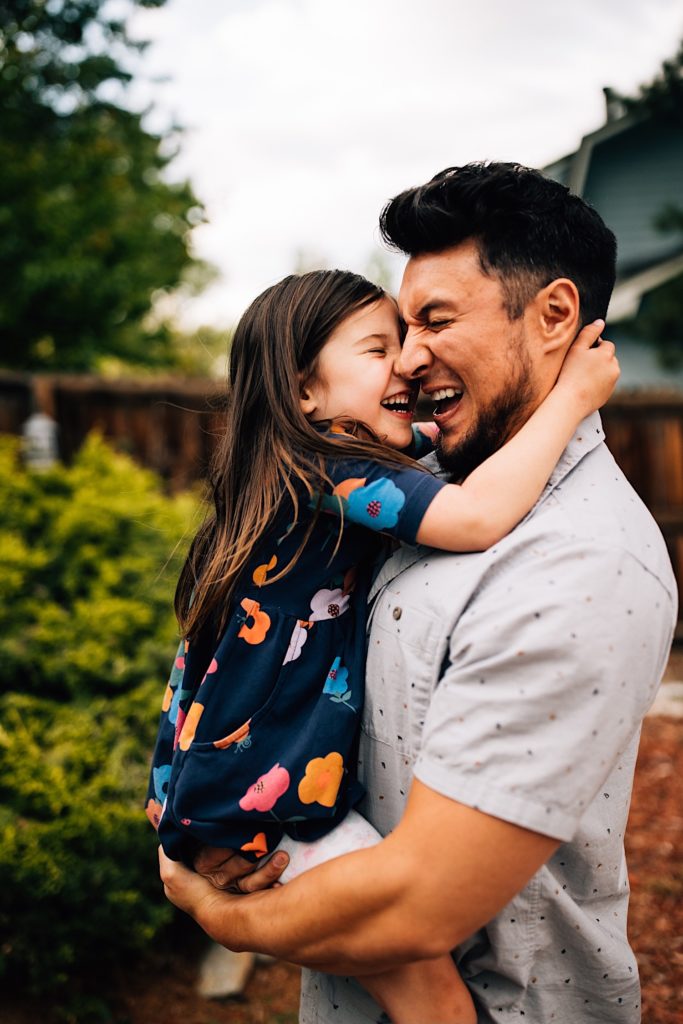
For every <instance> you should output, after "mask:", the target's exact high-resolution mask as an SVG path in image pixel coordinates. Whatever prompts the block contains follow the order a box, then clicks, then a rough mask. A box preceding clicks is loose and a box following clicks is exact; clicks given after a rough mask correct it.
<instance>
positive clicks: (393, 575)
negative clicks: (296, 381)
mask: <svg viewBox="0 0 683 1024" xmlns="http://www.w3.org/2000/svg"><path fill="white" fill-rule="evenodd" d="M603 437H604V435H603V433H602V429H601V425H600V419H599V416H598V415H597V414H594V415H593V416H591V417H589V418H588V419H587V420H585V421H584V422H583V423H582V424H581V426H580V428H579V430H578V431H577V433H576V435H575V437H574V438H573V440H572V442H571V443H570V445H569V447H568V448H567V450H566V451H565V453H564V455H563V457H562V459H561V460H560V462H559V464H558V466H557V468H556V470H555V472H554V474H553V477H552V479H551V481H550V483H549V485H548V487H547V488H546V490H545V493H544V495H543V496H542V497H541V499H540V500H539V502H538V503H537V505H536V507H535V508H534V509H533V510H532V512H531V513H530V514H529V515H528V516H527V517H526V519H525V520H524V521H523V522H522V523H521V524H520V525H519V526H518V527H517V528H516V529H515V530H514V531H513V532H512V533H511V534H510V535H509V536H508V537H506V538H505V539H504V540H503V541H502V542H501V543H499V544H498V545H496V546H495V547H494V548H492V549H490V550H488V551H485V552H482V553H475V554H467V555H449V554H445V553H441V552H431V551H429V550H427V549H423V548H418V549H416V550H409V549H405V548H404V549H402V550H400V551H398V552H397V553H396V554H395V555H394V556H393V557H392V558H391V559H389V561H388V562H387V563H386V564H385V566H384V568H383V569H382V571H381V572H380V574H379V576H378V579H377V581H376V583H375V590H376V591H378V592H379V596H378V598H377V600H376V603H375V607H374V609H373V612H372V617H371V629H370V633H369V643H368V660H367V690H366V702H365V710H364V714H363V722H362V730H361V742H360V753H359V778H360V780H361V781H362V783H363V784H364V786H365V788H366V791H367V795H366V797H365V799H364V801H363V802H362V804H361V805H360V808H359V809H360V810H361V812H362V813H363V814H364V815H365V816H366V817H367V818H368V820H369V821H371V823H372V824H373V825H374V826H375V827H376V828H377V829H378V830H379V831H380V832H381V833H382V834H383V835H386V833H387V832H389V831H390V830H391V829H393V828H394V827H395V825H396V824H397V822H398V821H399V820H400V817H401V814H402V811H403V807H404V803H405V799H406V794H407V792H408V791H409V788H410V784H411V781H412V777H413V775H415V776H416V777H417V778H418V779H420V781H421V782H422V783H424V784H425V785H427V786H429V787H430V788H432V789H433V790H435V791H437V792H439V793H441V794H443V795H444V796H446V797H449V798H452V799H453V800H457V801H460V802H461V803H464V804H467V805H468V806H471V807H476V808H478V809H479V810H481V811H483V812H484V813H486V814H490V815H493V816H495V817H498V818H502V819H504V820H506V821H510V822H513V823H515V824H517V825H520V826H523V827H525V828H528V829H531V830H533V831H537V832H539V833H542V834H545V835H549V836H553V837H554V838H557V839H559V840H561V841H562V845H561V846H560V847H559V849H558V851H557V853H556V854H555V855H554V856H553V857H552V859H551V860H550V861H549V862H548V863H547V864H546V865H545V866H544V867H543V868H542V869H541V870H540V871H539V872H538V873H537V874H536V875H535V876H534V878H533V879H532V880H531V882H530V883H529V885H528V886H527V887H526V888H525V889H524V890H523V891H522V892H521V893H519V895H518V896H516V897H515V898H514V899H513V900H512V902H511V903H510V904H509V905H508V906H507V907H505V908H504V910H503V911H501V913H500V914H499V915H498V916H497V917H496V918H494V920H493V921H492V922H490V923H489V924H488V925H487V927H486V929H485V930H482V931H481V932H480V933H478V934H477V935H475V936H473V937H472V938H471V939H470V940H469V941H468V942H466V943H464V945H463V946H462V947H461V948H459V949H458V950H457V951H456V960H457V962H458V966H459V969H460V971H461V973H462V975H463V977H464V978H465V980H466V981H467V982H468V984H469V986H470V989H471V991H472V994H473V996H474V999H475V1002H476V1005H477V1009H478V1014H479V1017H478V1019H479V1021H480V1022H489V1021H507V1020H515V1021H517V1020H520V1021H522V1020H523V1021H525V1022H526V1024H549V1022H551V1021H556V1022H557V1024H591V1022H595V1024H598V1022H599V1024H611V1022H617V1021H618V1022H620V1024H637V1022H638V1021H640V1006H639V1004H640V990H639V982H638V974H637V966H636V963H635V958H634V956H633V953H632V951H631V949H630V948H629V945H628V940H627V936H626V911H627V905H628V877H627V872H626V863H625V858H624V845H623V836H624V829H625V825H626V819H627V814H628V806H629V799H630V793H631V786H632V779H633V770H634V764H635V757H636V751H637V745H638V738H639V731H640V725H641V722H642V718H643V715H644V714H645V712H646V710H647V709H648V707H649V706H650V704H651V702H652V700H653V697H654V694H655V692H656V690H657V687H658V684H659V681H660V678H661V675H662V672H663V669H664V666H665V663H666V657H667V654H668V649H669V645H670V641H671V636H672V632H673V627H674V623H675V615H676V586H675V581H674V577H673V573H672V570H671V565H670V562H669V559H668V555H667V552H666V548H665V545H664V542H663V540H662V537H661V534H660V532H659V530H658V528H657V526H656V524H655V523H654V521H653V519H652V517H651V516H650V514H649V513H648V512H647V510H646V509H645V507H644V506H643V504H642V502H641V501H640V499H639V498H638V497H637V496H636V494H635V493H634V491H633V490H632V488H631V487H630V485H629V484H628V482H627V481H626V480H625V478H624V476H623V474H622V473H621V471H620V470H619V468H618V467H617V466H616V464H615V463H614V460H613V459H612V457H611V455H610V453H609V451H608V450H607V448H606V447H605V445H604V444H603ZM438 841H439V840H438V836H435V842H438ZM466 842H467V837H466V836H463V843H466ZM453 914H454V915H456V914H457V907H454V908H453ZM379 1019H381V1018H380V1011H379V1008H378V1007H377V1006H376V1004H374V1003H373V1001H372V1000H371V999H370V998H369V997H368V996H367V995H366V994H365V992H364V991H363V990H362V989H361V987H360V986H359V985H358V984H357V983H356V982H355V981H354V980H353V979H344V978H335V977H331V976H327V975H321V974H316V973H314V972H308V971H305V972H304V983H303V991H302V1010H301V1022H302V1024H328V1022H329V1024H332V1022H334V1024H358V1022H361V1021H373V1022H374V1021H377V1020H379Z"/></svg>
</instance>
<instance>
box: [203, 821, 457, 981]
mask: <svg viewBox="0 0 683 1024" xmlns="http://www.w3.org/2000/svg"><path fill="white" fill-rule="evenodd" d="M387 845H390V844H388V843H387V842H386V841H385V842H384V843H382V844H380V845H379V846H377V847H373V848H372V849H369V850H362V851H359V852H357V853H353V854H349V855H347V856H345V857H341V858H338V859H336V860H334V861H330V862H329V863H328V864H323V865H321V866H320V867H318V868H315V869H313V870H311V871H309V872H306V874H304V875H301V876H300V877H299V878H297V879H295V880H293V881H291V882H288V883H287V884H286V885H283V886H280V887H279V888H275V889H269V890H266V891H264V892H260V893H254V894H252V895H250V896H246V897H235V896H227V895H226V894H225V893H221V892H216V893H215V896H214V897H213V898H211V899H207V900H205V901H203V902H202V905H201V907H200V908H198V911H197V913H196V918H197V921H198V923H199V924H200V925H201V927H202V928H203V929H204V930H205V931H206V932H207V933H208V934H209V935H210V936H211V937H212V938H213V939H215V941H216V942H219V943H221V944H222V945H225V946H228V947H229V948H230V949H234V950H244V949H248V950H254V951H256V952H262V953H269V954H270V955H272V956H277V957H279V958H281V959H283V960H289V961H291V962H293V963H298V964H301V965H303V966H306V967H311V968H315V969H317V970H321V971H325V972H326V973H329V974H353V975H363V974H371V973H375V972H377V971H383V970H387V969H388V968H390V967H393V966H396V965H397V964H399V963H406V962H408V961H413V960H417V959H422V958H425V957H429V956H436V955H438V952H440V951H441V950H439V951H438V952H437V950H436V949H435V948H433V947H432V944H431V943H430V942H429V941H428V938H427V936H426V934H424V933H423V929H422V928H421V927H420V915H419V907H418V905H417V903H418V900H417V899H414V900H413V899H411V892H410V880H409V879H408V878H407V877H406V876H405V873H404V871H403V870H402V869H401V867H400V864H399V863H398V858H396V860H395V859H394V857H393V854H392V853H391V852H390V851H389V852H388V853H385V852H384V848H385V847H386V846H387ZM413 880H414V879H413ZM413 902H414V903H415V906H412V903H413Z"/></svg>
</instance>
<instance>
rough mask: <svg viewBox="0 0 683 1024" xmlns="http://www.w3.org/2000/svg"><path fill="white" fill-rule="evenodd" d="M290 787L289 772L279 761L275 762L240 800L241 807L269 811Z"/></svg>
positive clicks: (248, 809) (247, 809) (245, 809)
mask: <svg viewBox="0 0 683 1024" xmlns="http://www.w3.org/2000/svg"><path fill="white" fill-rule="evenodd" d="M288 789H289V772H288V771H287V769H286V768H281V767H280V765H279V763H278V764H274V765H273V767H272V768H271V769H270V771H269V772H266V774H265V775H261V776H260V777H259V778H258V779H257V780H256V782H254V783H253V785H251V786H250V787H249V789H248V790H247V791H246V793H245V794H244V796H243V797H242V799H241V800H240V807H241V808H242V810H243V811H269V810H271V808H273V807H274V806H275V804H276V803H277V802H278V800H279V799H280V797H281V796H282V794H283V793H286V792H287V790H288Z"/></svg>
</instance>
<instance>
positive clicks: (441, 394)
mask: <svg viewBox="0 0 683 1024" xmlns="http://www.w3.org/2000/svg"><path fill="white" fill-rule="evenodd" d="M429 397H430V398H431V399H432V401H434V402H443V401H444V399H446V398H462V391H458V390H457V389H456V388H439V390H438V391H432V393H431V395H430V396H429Z"/></svg>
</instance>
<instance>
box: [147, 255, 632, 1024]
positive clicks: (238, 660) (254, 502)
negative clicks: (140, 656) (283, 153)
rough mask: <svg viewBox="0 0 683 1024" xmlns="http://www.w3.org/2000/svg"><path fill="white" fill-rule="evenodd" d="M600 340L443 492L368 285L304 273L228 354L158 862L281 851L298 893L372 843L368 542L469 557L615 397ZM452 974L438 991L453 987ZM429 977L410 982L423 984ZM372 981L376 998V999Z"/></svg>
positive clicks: (179, 674)
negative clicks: (214, 851) (363, 726)
mask: <svg viewBox="0 0 683 1024" xmlns="http://www.w3.org/2000/svg"><path fill="white" fill-rule="evenodd" d="M601 327H602V322H601V321H600V322H597V323H596V325H591V327H589V328H586V329H585V330H584V331H583V332H582V334H581V335H580V337H579V339H578V340H577V342H576V344H575V345H574V346H573V348H572V351H571V353H570V354H569V356H568V358H567V360H566V362H565V366H564V367H563V370H562V373H561V375H560V378H559V380H558V382H557V385H556V386H555V388H554V389H553V391H552V392H551V394H550V395H549V396H548V398H547V399H546V401H545V402H544V403H543V404H542V405H541V407H540V408H539V409H538V410H537V411H536V412H535V413H534V415H533V416H532V417H531V418H530V420H529V421H528V422H527V423H526V424H525V426H524V427H523V428H522V429H521V430H520V431H519V432H518V433H517V434H516V435H515V437H513V438H512V440H511V441H509V442H508V444H506V445H505V446H504V448H503V449H501V451H499V452H498V453H496V454H495V455H493V456H492V457H491V458H490V459H489V460H487V462H485V463H484V464H483V465H482V466H480V467H479V468H478V469H477V470H475V471H474V472H473V473H472V474H471V475H470V476H469V477H468V478H467V480H466V481H465V482H464V483H463V484H462V485H454V484H445V483H443V482H442V481H440V480H438V479H437V478H436V477H434V476H432V475H431V474H430V473H429V472H427V471H425V470H424V469H422V468H421V467H418V466H417V465H416V464H415V462H414V461H413V460H412V458H411V457H410V456H412V455H416V454H420V453H421V450H422V449H424V448H429V443H428V440H427V437H426V434H425V432H426V431H428V429H429V428H426V427H425V428H423V430H422V431H417V432H415V433H414V432H413V429H412V426H411V423H412V412H413V408H414V405H415V401H416V397H417V394H416V388H414V387H413V386H412V385H411V384H409V383H407V382H406V381H405V380H404V379H403V378H401V377H399V376H397V374H396V372H395V369H394V366H395V362H396V360H397V359H398V356H399V354H400V345H401V339H400V333H399V323H398V317H397V312H396V307H395V304H394V302H393V300H391V299H390V298H389V297H388V296H386V295H385V294H384V292H383V291H382V290H381V289H380V288H377V287H376V286H374V285H372V284H371V283H370V282H368V281H366V280H364V279H363V278H361V277H358V276H357V275H354V274H350V273H345V272H341V271H316V272H313V273H309V274H304V275H302V276H299V277H296V276H292V277H288V278H285V280H284V281H281V282H280V283H279V284H277V285H275V286H273V287H272V288H270V289H268V290H267V291H265V292H264V293H263V294H262V295H260V296H259V297H258V298H257V299H256V300H255V302H254V303H252V305H251V306H250V307H249V309H248V310H247V312H246V313H245V314H244V316H243V317H242V319H241V321H240V323H239V324H238V327H237V329H236V332H235V337H234V340H233V345H232V350H231V356H230V382H231V393H230V401H229V405H228V410H227V423H226V430H225V434H224V436H223V438H222V441H221V443H220V445H219V447H218V450H217V453H216V458H215V463H214V469H213V481H212V484H213V503H214V511H213V514H212V515H211V516H210V517H209V518H208V519H207V521H206V522H205V524H204V525H203V526H202V527H201V529H200V530H199V532H198V534H197V536H196V537H195V539H194V542H193V544H192V546H191V549H190V552H189V555H188V558H187V561H186V563H185V566H184V568H183V570H182V573H181V576H180V580H179V583H178V588H177V591H176V604H175V606H176V613H177V616H178V621H179V624H180V629H181V634H182V636H183V638H184V639H183V641H182V643H181V645H180V648H179V651H178V655H177V657H176V661H175V665H174V668H173V671H172V673H171V678H170V680H169V684H168V687H167V690H166V694H165V697H164V702H163V707H162V716H161V724H160V729H159V738H158V741H157V747H156V750H155V755H154V766H153V771H152V779H151V787H150V794H149V798H148V805H147V812H148V816H149V817H150V820H152V822H153V823H154V824H155V825H156V826H157V827H158V830H159V839H160V842H161V844H162V846H163V848H164V851H165V852H166V854H167V855H168V856H170V857H171V858H173V859H179V860H183V861H185V862H186V863H187V864H189V865H191V864H192V861H193V858H194V856H195V855H196V853H197V852H198V850H199V848H200V847H201V846H212V847H220V848H228V847H229V848H232V849H239V850H241V851H242V852H243V853H244V855H245V856H247V857H248V858H249V859H253V860H255V859H257V858H259V857H262V856H264V855H265V854H267V853H270V852H271V851H272V850H273V849H274V848H275V847H276V846H277V844H278V843H279V842H280V840H281V839H282V838H283V836H287V837H289V838H288V840H286V843H287V850H288V852H289V853H290V858H291V862H290V868H289V869H288V871H289V872H290V875H289V877H293V875H294V874H296V873H298V871H300V870H304V869H305V868H306V867H309V866H311V865H312V864H313V863H316V862H319V860H321V859H327V858H329V857H331V856H336V855H338V854H340V853H343V852H345V851H348V850H350V849H354V848H357V847H358V846H359V845H367V844H368V843H371V842H375V841H377V840H378V839H379V836H378V835H377V833H375V832H374V830H372V829H371V827H370V826H369V825H368V824H367V823H366V822H364V821H363V819H362V818H360V816H359V815H357V814H356V813H355V812H353V811H352V808H353V807H354V806H355V805H356V804H357V803H358V801H359V800H360V799H361V797H362V788H361V786H360V784H359V783H358V781H357V780H356V779H355V777H354V773H353V765H354V762H355V756H354V755H355V739H356V731H357V724H358V716H359V714H360V711H361V708H362V701H363V682H364V678H363V677H364V649H365V606H366V597H367V591H368V586H369V581H370V577H371V571H372V566H373V564H375V563H376V561H377V557H378V554H379V553H381V550H382V546H383V543H384V541H383V540H382V538H381V535H382V534H383V535H385V536H387V535H388V536H389V537H393V538H394V539H396V540H401V541H404V542H407V543H409V544H413V543H415V542H418V543H422V544H428V545H432V546H435V547H439V548H443V549H445V550H457V551H466V550H480V549H482V548H485V547H487V546H489V545H491V544H493V543H495V542H496V541H497V540H498V539H500V538H501V537H502V536H503V535H504V534H505V533H507V532H508V531H509V530H510V529H512V527H513V526H514V525H515V524H516V523H517V522H518V521H519V519H520V518H521V517H522V516H523V515H524V514H525V513H526V512H528V511H529V509H530V508H531V507H532V505H533V504H534V502H535V501H536V500H537V498H538V497H539V495H540V493H541V491H542V489H543V487H544V486H545V483H546V482H547V479H548V477H549V476H550V474H551V472H552V470H553V468H554V466H555V464H556V462H557V460H558V459H559V457H560V455H561V453H562V451H563V450H564V448H565V447H566V445H567V443H568V441H569V439H570V437H571V435H572V433H573V431H574V429H575V428H576V426H577V425H578V423H579V422H580V421H581V420H582V419H583V418H584V416H586V415H587V414H588V413H589V412H591V411H593V410H594V409H595V408H597V407H598V406H599V405H601V404H603V403H604V402H605V401H606V400H607V398H608V397H609V395H610V393H611V391H612V389H613V387H614V383H615V381H616V376H617V374H618V369H617V367H616V360H614V358H613V354H612V352H613V350H612V346H609V345H603V346H601V347H600V348H598V349H596V350H592V351H591V350H589V345H590V343H592V342H593V341H595V340H596V338H597V337H598V335H599V333H600V328H601ZM451 397H452V396H451ZM349 812H351V813H349ZM342 822H344V825H343V827H342V828H336V829H335V826H338V825H340V824H341V823H342ZM333 829H335V831H334V832H333V831H332V830H333ZM349 830H350V831H351V834H350V836H349V835H345V833H346V832H348V831H349ZM322 837H324V838H322ZM292 841H294V842H292ZM301 841H303V842H301ZM286 877H287V876H285V878H286ZM445 960H446V961H448V962H447V963H441V962H437V963H436V967H435V970H436V975H434V976H433V975H429V977H430V979H431V980H430V984H431V983H433V982H435V981H436V980H437V979H438V976H439V975H438V972H439V971H441V970H445V971H448V972H449V973H450V974H452V973H453V971H454V968H453V964H452V961H450V958H445ZM432 966H433V965H429V966H428V965H422V964H421V965H411V967H412V968H415V969H417V970H418V972H419V971H421V970H422V969H423V968H424V971H423V973H422V974H421V975H420V976H421V977H423V978H424V977H427V975H428V974H429V971H430V970H431V969H432ZM411 967H409V968H406V969H405V970H406V971H408V970H410V969H411ZM425 972H426V973H425ZM364 983H366V987H369V988H371V990H372V991H373V994H375V995H376V997H377V998H379V999H380V1001H382V1000H383V992H382V987H381V984H380V985H379V987H374V988H372V986H371V983H369V982H368V980H367V979H364ZM378 984H379V983H378ZM408 988H409V989H410V986H408ZM397 990H398V989H397V988H396V987H394V991H397ZM416 990H417V989H416ZM461 994H462V1004H461V1006H460V1007H459V1009H457V1010H456V1014H459V1016H458V1015H456V1016H455V1017H454V1018H453V1019H454V1020H456V1019H457V1020H461V1021H465V1020H466V1019H468V1015H469V1017H470V1018H471V1015H472V1007H471V1003H470V1002H469V997H468V996H467V995H466V991H465V990H464V986H463V989H462V993H461ZM383 1001H384V1005H385V1008H387V1010H388V1011H389V1012H390V1013H391V1014H392V1018H393V1019H394V1020H395V1021H397V1022H398V1021H400V1020H401V1018H402V1017H403V1019H405V1020H410V1021H413V1022H415V1021H417V1020H418V1019H419V1014H418V1007H417V1004H416V1005H415V1006H411V1005H410V1000H409V999H408V1000H407V1001H406V1002H402V1005H401V1007H396V1006H392V1005H391V999H390V998H389V997H387V998H386V999H384V1000H383ZM422 1012H424V1008H423V1011H422ZM416 1014H417V1015H416ZM472 1019H473V1018H472Z"/></svg>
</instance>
